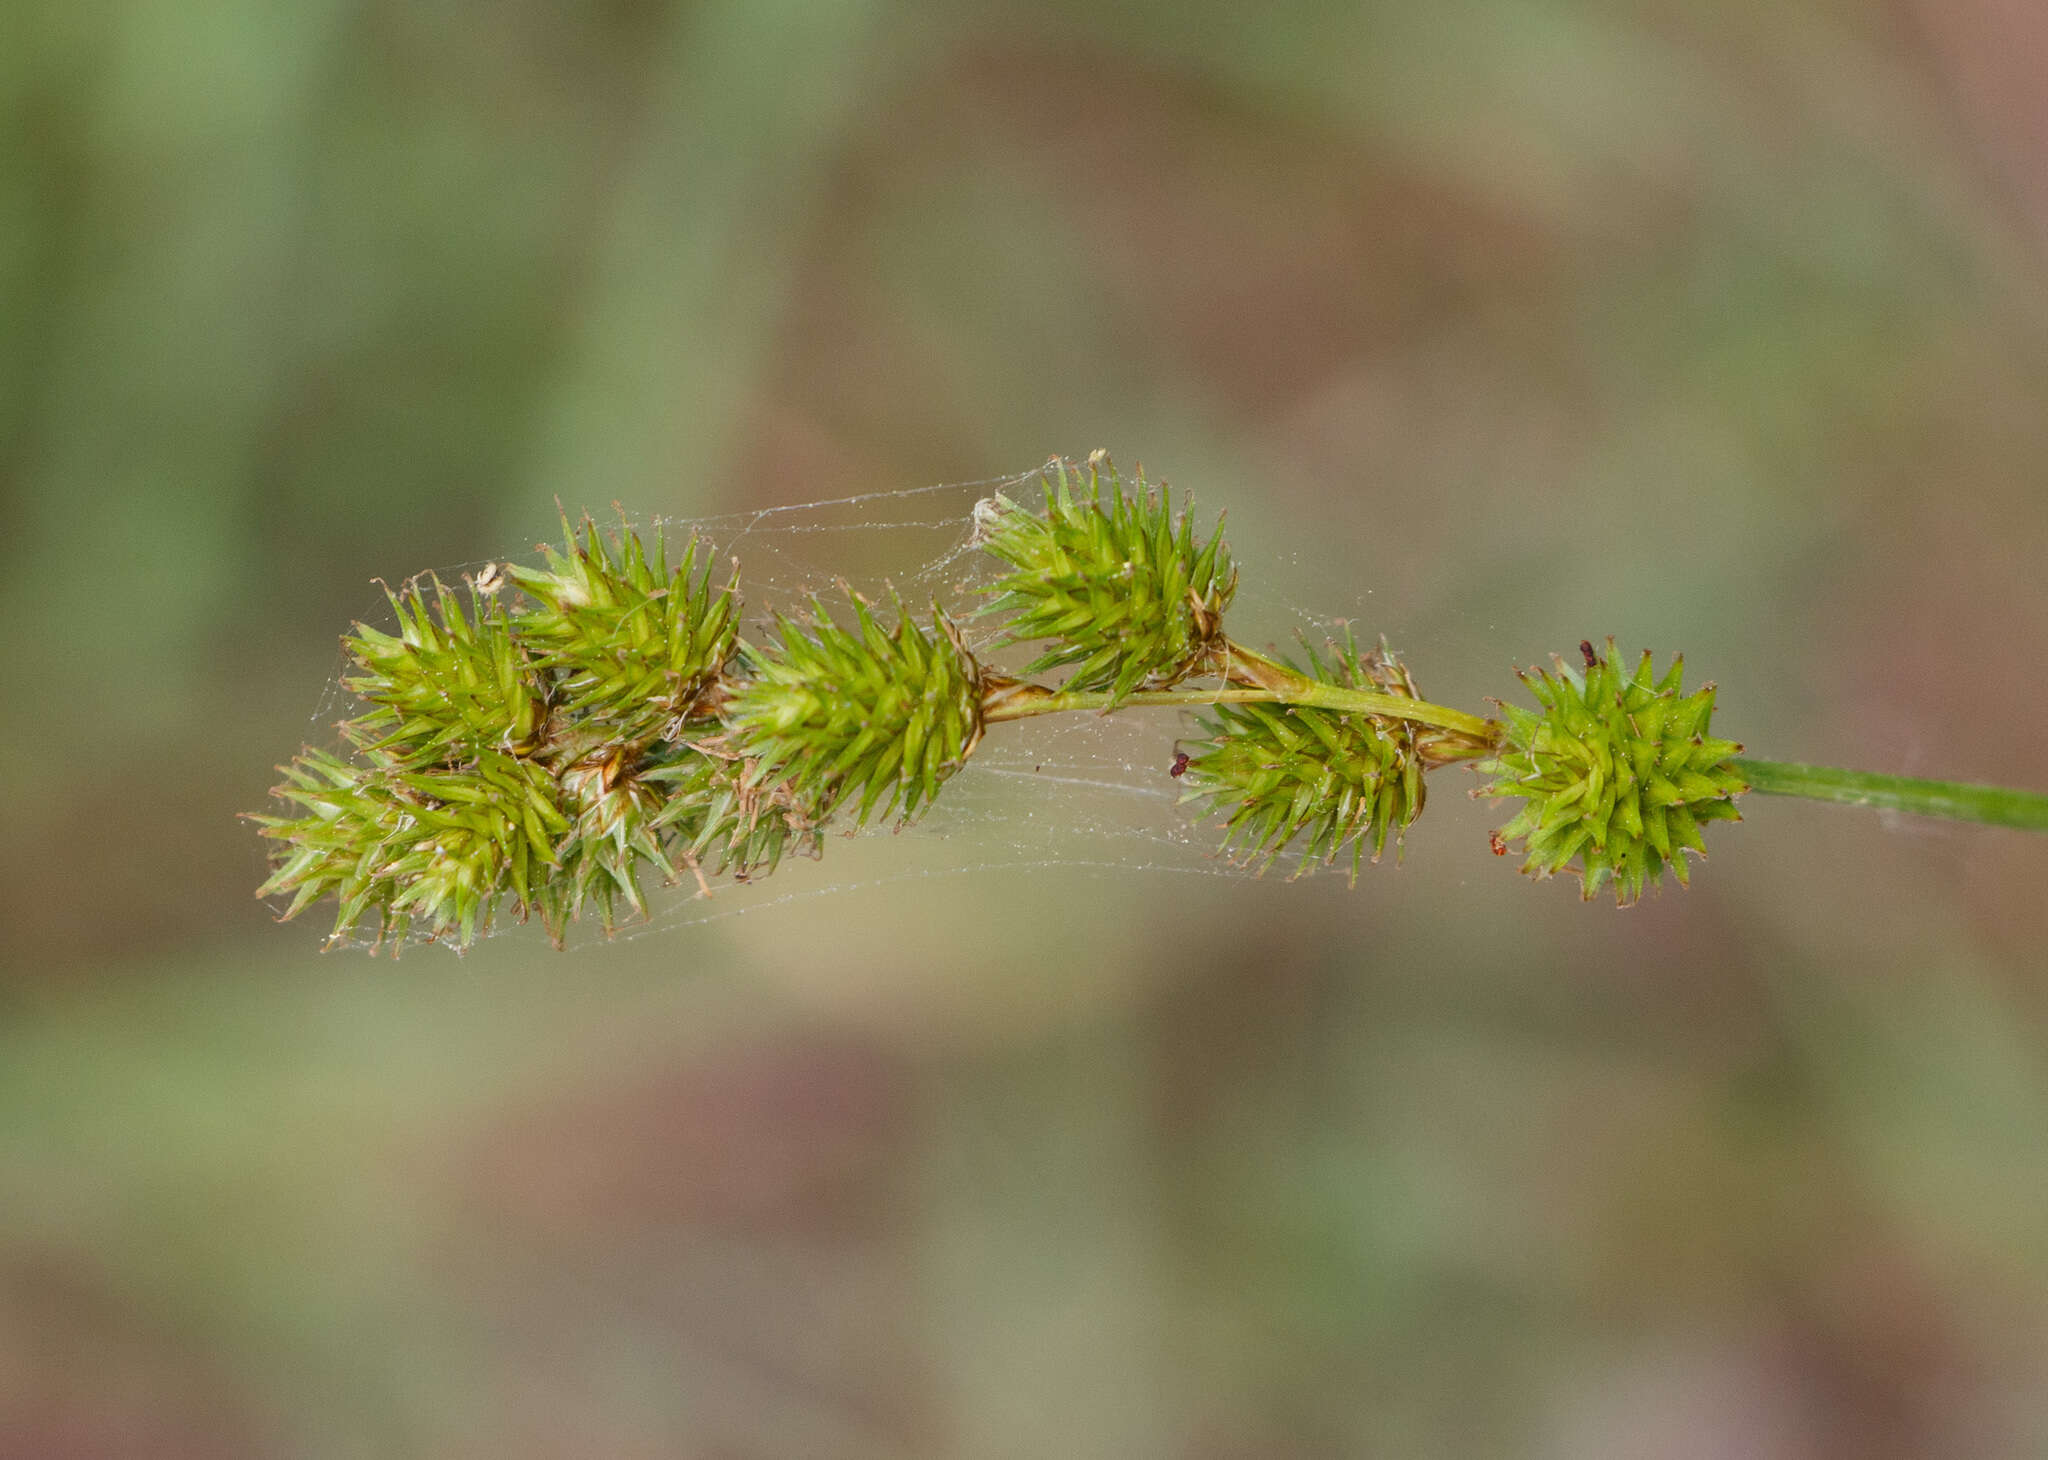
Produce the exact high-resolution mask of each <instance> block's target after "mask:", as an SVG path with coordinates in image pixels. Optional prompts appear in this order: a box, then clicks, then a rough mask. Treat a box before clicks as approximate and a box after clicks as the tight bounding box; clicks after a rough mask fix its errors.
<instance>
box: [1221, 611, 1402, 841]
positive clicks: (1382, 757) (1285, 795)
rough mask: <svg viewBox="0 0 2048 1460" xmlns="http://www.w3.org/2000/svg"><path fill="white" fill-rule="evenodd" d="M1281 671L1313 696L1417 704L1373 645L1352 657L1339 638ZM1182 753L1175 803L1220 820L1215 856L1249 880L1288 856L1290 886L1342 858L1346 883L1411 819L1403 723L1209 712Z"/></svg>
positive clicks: (1315, 713)
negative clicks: (1316, 692) (1292, 856)
mask: <svg viewBox="0 0 2048 1460" xmlns="http://www.w3.org/2000/svg"><path fill="white" fill-rule="evenodd" d="M1303 655H1304V658H1305V660H1306V662H1305V663H1298V662H1288V663H1287V664H1286V667H1287V668H1289V669H1292V670H1294V671H1296V672H1297V673H1300V674H1302V675H1304V676H1306V677H1308V678H1312V679H1315V680H1319V681H1321V682H1323V683H1325V684H1336V685H1341V686H1343V687H1344V688H1346V689H1374V690H1380V691H1382V692H1385V693H1388V694H1394V695H1399V696H1401V697H1403V698H1406V699H1417V698H1419V696H1418V695H1417V694H1416V692H1415V682H1414V681H1413V680H1412V679H1411V678H1410V677H1409V675H1408V671H1407V670H1406V669H1405V668H1403V667H1402V666H1401V664H1400V663H1399V662H1398V661H1397V660H1396V659H1395V657H1394V656H1393V654H1392V653H1391V652H1390V651H1389V650H1388V649H1387V646H1386V645H1385V643H1384V642H1382V643H1381V645H1380V646H1379V648H1377V649H1375V650H1373V651H1372V652H1370V653H1367V654H1364V655H1361V654H1360V653H1359V652H1358V645H1357V644H1356V643H1355V642H1353V640H1352V638H1351V635H1350V633H1349V631H1347V632H1346V634H1345V637H1344V642H1343V643H1342V644H1332V645H1330V646H1329V651H1328V653H1327V655H1319V654H1317V653H1316V651H1315V649H1314V647H1313V646H1312V645H1307V644H1304V645H1303ZM1201 729H1202V737H1201V739H1199V740H1198V741H1196V742H1195V743H1194V747H1193V748H1192V749H1191V750H1190V751H1189V752H1188V760H1187V765H1186V768H1185V775H1186V778H1187V790H1186V792H1185V793H1184V794H1183V795H1182V797H1181V800H1182V801H1183V803H1193V804H1195V805H1197V806H1198V807H1200V808H1202V809H1203V810H1204V812H1205V813H1206V814H1209V815H1214V816H1217V817H1220V818H1222V819H1223V820H1224V834H1223V846H1222V851H1223V853H1224V854H1225V855H1226V856H1230V857H1232V858H1233V859H1235V860H1237V861H1238V862H1240V863H1241V864H1244V865H1248V866H1255V867H1257V868H1258V870H1260V871H1261V872H1263V871H1265V870H1266V869H1267V868H1268V867H1270V866H1272V864H1273V862H1274V861H1275V860H1276V859H1277V858H1278V857H1279V856H1280V855H1281V853H1283V852H1285V851H1288V850H1289V849H1290V848H1292V849H1295V850H1296V851H1298V853H1299V858H1300V860H1299V862H1298V864H1297V866H1296V875H1299V874H1300V873H1302V872H1306V871H1309V870H1311V869H1312V868H1314V867H1316V866H1318V865H1320V866H1329V865H1330V864H1332V863H1334V862H1335V861H1336V860H1337V858H1338V856H1339V855H1340V854H1341V853H1342V852H1343V851H1344V850H1345V848H1346V847H1349V848H1350V851H1351V868H1350V871H1351V877H1352V879H1353V880H1354V881H1356V880H1357V877H1358V870H1359V864H1360V863H1361V861H1362V860H1363V859H1364V857H1365V856H1366V854H1367V851H1368V848H1369V849H1370V853H1371V856H1372V860H1373V861H1375V862H1377V861H1379V859H1380V856H1381V854H1382V853H1384V852H1385V851H1386V848H1387V838H1388V836H1389V835H1391V836H1393V838H1394V840H1395V845H1396V848H1397V849H1398V847H1399V845H1400V839H1401V834H1402V832H1403V831H1405V830H1406V829H1407V828H1408V826H1409V825H1410V824H1412V823H1413V822H1414V820H1415V818H1416V817H1418V816H1420V815H1421V814H1422V804H1423V797H1424V790H1425V784H1424V781H1423V778H1422V775H1423V769H1424V758H1423V755H1422V754H1421V746H1420V745H1419V744H1418V738H1417V733H1416V727H1415V726H1414V725H1413V724H1412V723H1410V722H1408V721H1404V720H1394V719H1384V718H1380V717H1376V716H1370V715H1350V714H1342V713H1339V712H1337V711H1334V710H1326V709H1318V708H1315V707H1312V706H1307V705H1285V704H1273V703H1263V702H1259V701H1253V702H1250V703H1246V704H1219V705H1217V706H1215V707H1214V708H1213V709H1212V710H1210V711H1209V712H1208V713H1207V714H1206V715H1204V716H1203V717H1202V720H1201Z"/></svg>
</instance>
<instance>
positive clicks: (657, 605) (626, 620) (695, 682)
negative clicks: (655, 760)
mask: <svg viewBox="0 0 2048 1460" xmlns="http://www.w3.org/2000/svg"><path fill="white" fill-rule="evenodd" d="M562 526H563V534H564V537H565V538H566V540H567V547H566V551H563V552H557V551H556V550H555V549H554V548H552V547H548V548H543V549H542V551H543V552H544V553H545V554H546V558H547V562H546V565H545V566H544V567H540V568H522V567H514V568H512V569H511V570H510V576H511V578H512V580H513V581H514V582H515V583H517V584H518V585H519V587H520V588H521V589H522V590H523V591H524V592H525V593H526V594H527V596H528V597H529V598H531V599H532V605H531V606H530V607H528V608H526V609H525V610H523V611H522V612H521V613H520V614H519V615H518V616H517V618H516V619H515V620H514V626H515V627H516V629H517V631H518V634H519V637H520V639H521V641H522V642H524V643H525V644H527V645H529V646H530V647H531V648H532V650H533V651H534V654H535V664H536V666H537V667H538V668H539V669H541V670H543V671H546V672H547V673H549V674H550V675H551V676H553V678H554V679H555V685H554V697H555V701H556V704H557V706H558V708H559V710H560V712H561V713H562V714H563V715H564V716H566V717H568V718H570V719H572V720H573V721H574V722H575V723H576V724H577V725H578V726H579V727H580V728H584V729H598V728H601V729H603V730H604V731H605V732H606V736H607V738H609V739H612V740H623V741H636V740H640V741H644V740H651V739H653V738H655V737H656V736H658V735H660V736H666V737H668V738H674V734H675V732H676V730H677V728H678V727H679V726H680V725H681V724H682V722H683V721H685V720H686V719H688V718H690V717H691V716H692V715H694V714H695V713H697V704H698V700H699V697H700V696H701V695H702V694H703V693H704V690H705V689H706V687H707V686H708V685H709V684H710V683H711V682H712V681H713V679H714V678H715V677H716V676H717V674H718V672H719V670H720V669H721V668H723V667H724V665H725V662H726V661H727V660H728V659H729V658H731V657H732V653H733V649H734V644H735V641H736V637H737V635H738V632H739V600H738V597H737V592H736V590H737V587H738V573H737V570H735V572H734V575H733V577H732V579H730V580H729V581H728V582H727V583H726V584H725V585H724V586H723V587H718V588H714V587H713V585H712V565H711V563H710V562H709V561H708V559H709V557H710V553H709V550H708V549H707V548H705V547H704V545H703V544H701V543H700V542H699V541H698V539H697V538H695V537H692V538H691V539H690V540H689V542H688V544H687V545H686V546H685V547H684V549H683V556H682V560H681V562H679V563H678V564H677V565H676V568H675V571H674V572H672V573H671V572H670V571H669V568H668V557H667V545H666V544H665V543H664V542H663V540H662V538H661V535H660V534H659V533H658V532H657V533H656V535H655V539H654V549H653V554H652V557H651V558H650V556H649V554H648V552H647V551H646V549H644V548H643V547H642V546H641V542H640V539H639V537H638V536H637V535H636V534H634V533H631V532H623V533H621V534H620V536H619V537H618V538H617V539H616V540H608V539H607V538H606V537H605V536H604V535H603V534H601V533H600V532H599V531H598V530H597V526H596V524H594V523H592V522H591V521H589V520H588V519H587V518H586V519H585V520H584V523H583V531H582V536H581V540H580V541H579V540H578V536H577V533H576V532H575V530H574V529H572V528H571V527H570V526H569V525H568V521H567V519H566V518H565V519H564V520H563V524H562ZM700 558H702V559H704V560H705V561H704V563H703V568H702V571H701V572H700V571H699V570H698V565H699V560H700Z"/></svg>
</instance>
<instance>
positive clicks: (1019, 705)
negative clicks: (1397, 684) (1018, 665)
mask: <svg viewBox="0 0 2048 1460" xmlns="http://www.w3.org/2000/svg"><path fill="white" fill-rule="evenodd" d="M1033 691H1036V693H1033ZM1245 704H1283V705H1309V706H1312V707H1314V708H1316V709H1322V710H1336V711H1339V712H1340V713H1343V714H1347V715H1378V716H1380V717H1381V718H1383V719H1388V720H1407V721H1410V722H1412V723H1414V724H1417V725H1429V726H1432V727H1434V728H1436V729H1439V730H1449V731H1452V732H1454V733H1456V734H1458V735H1460V736H1464V737H1468V738H1470V739H1472V740H1473V741H1475V742H1478V744H1477V745H1475V748H1474V753H1475V754H1479V753H1483V751H1484V750H1485V749H1487V748H1490V747H1491V745H1492V743H1493V741H1494V738H1495V726H1494V724H1493V722H1492V721H1490V720H1482V719H1481V718H1480V717H1479V716H1477V715H1468V714H1466V713H1465V712H1464V711H1463V710H1453V709H1451V708H1450V707H1449V706H1447V705H1433V704H1431V703H1430V702H1429V701H1427V700H1416V699H1410V698H1409V697H1408V696H1406V695H1391V694H1382V693H1380V692H1379V691H1377V690H1369V689H1347V688H1345V687H1344V686H1343V685H1337V684H1325V683H1324V682H1323V681H1321V680H1316V679H1301V680H1299V681H1298V682H1297V683H1296V684H1294V685H1292V686H1289V687H1287V688H1285V689H1261V688H1254V687H1250V686H1235V685H1233V686H1231V687H1229V688H1225V689H1155V690H1137V691H1134V692H1133V693H1131V694H1127V695H1125V696H1124V697H1123V698H1122V699H1121V700H1119V699H1118V698H1117V697H1116V696H1115V695H1114V694H1112V693H1111V692H1110V691H1108V690H1078V691H1077V690H1049V689H1044V688H1042V687H1040V686H1038V685H1019V686H1016V687H1015V688H1014V689H1013V690H1010V691H1008V692H1005V693H1002V694H1000V695H992V696H991V697H990V700H989V701H988V702H987V703H986V704H985V706H984V708H983V711H982V719H983V720H984V721H985V722H989V723H994V722H996V721H1001V720H1025V719H1029V718H1030V717H1031V716H1033V715H1056V714H1059V713H1060V712H1061V711H1064V710H1113V709H1122V708H1123V707H1125V706H1136V705H1164V706H1170V707H1173V708H1177V709H1183V710H1198V709H1200V708H1201V707H1202V706H1204V705H1245Z"/></svg>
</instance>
